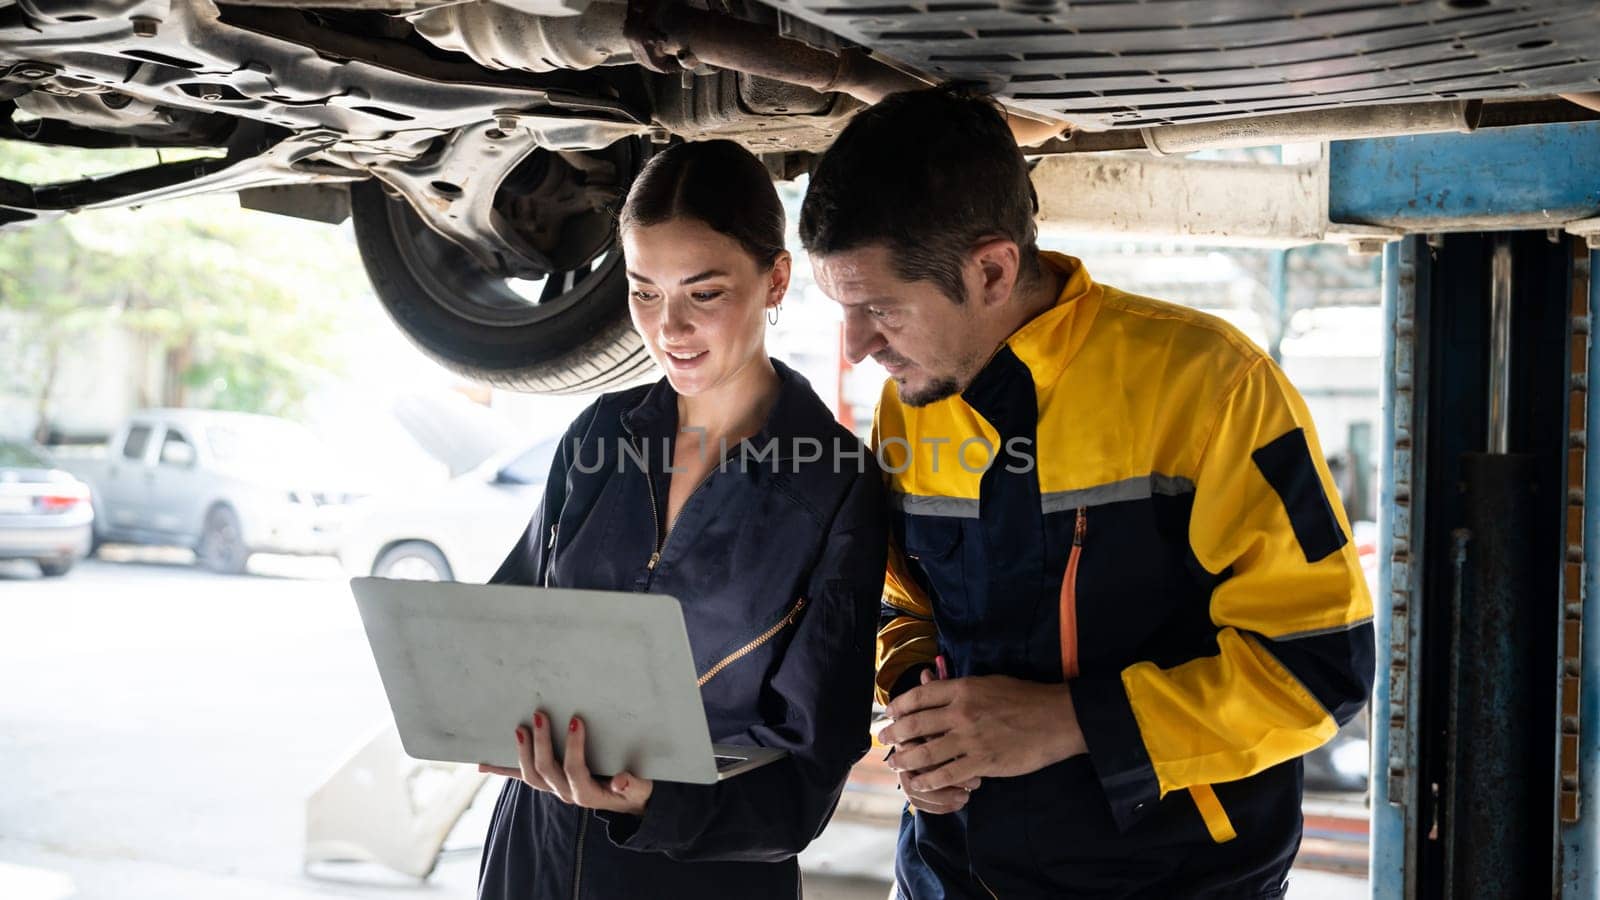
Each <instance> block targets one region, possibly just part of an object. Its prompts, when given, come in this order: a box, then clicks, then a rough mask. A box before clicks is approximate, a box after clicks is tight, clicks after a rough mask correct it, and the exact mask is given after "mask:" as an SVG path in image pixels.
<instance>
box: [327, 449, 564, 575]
mask: <svg viewBox="0 0 1600 900" xmlns="http://www.w3.org/2000/svg"><path fill="white" fill-rule="evenodd" d="M559 440H560V439H559V438H551V439H548V440H545V441H541V442H539V443H537V444H534V445H533V446H531V447H519V448H517V449H515V450H512V451H509V452H502V453H499V454H495V455H492V456H490V457H489V458H488V459H487V460H485V461H484V462H483V463H481V464H480V465H478V466H477V467H476V468H474V469H472V470H471V471H468V472H466V473H464V474H461V475H458V476H456V477H454V478H451V479H450V480H449V481H447V482H445V483H444V484H442V485H440V486H438V487H436V488H432V489H426V490H422V491H419V492H417V493H414V494H385V495H379V496H372V497H367V498H365V499H363V500H361V501H360V502H358V503H357V504H356V506H355V508H354V509H353V510H352V511H351V517H350V525H349V529H348V535H347V539H346V542H345V546H344V549H343V551H342V552H341V553H340V558H341V559H342V560H343V561H344V565H345V567H346V569H348V570H349V571H350V572H351V573H353V574H357V575H376V576H379V577H382V578H408V579H414V580H418V581H468V582H482V581H487V580H488V578H489V576H490V575H493V574H494V570H495V569H496V568H497V567H498V566H499V565H500V562H501V560H503V559H505V556H506V553H507V552H508V551H510V549H511V546H512V545H513V544H515V543H516V542H517V538H519V537H521V535H522V531H523V529H524V528H526V527H527V526H528V520H529V519H530V518H532V516H533V511H534V509H535V508H536V507H537V506H538V505H539V498H540V496H541V495H542V494H543V491H544V481H545V476H546V475H547V474H548V473H549V469H550V460H551V459H552V458H553V457H554V456H555V451H556V445H557V442H558V441H559Z"/></svg>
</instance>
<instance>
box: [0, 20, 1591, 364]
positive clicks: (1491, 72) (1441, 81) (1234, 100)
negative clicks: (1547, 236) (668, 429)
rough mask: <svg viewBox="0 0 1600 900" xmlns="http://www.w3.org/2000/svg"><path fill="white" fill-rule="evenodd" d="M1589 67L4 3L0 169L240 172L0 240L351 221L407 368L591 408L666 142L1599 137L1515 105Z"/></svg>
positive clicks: (896, 25) (1357, 35) (1032, 37)
mask: <svg viewBox="0 0 1600 900" xmlns="http://www.w3.org/2000/svg"><path fill="white" fill-rule="evenodd" d="M708 7H709V8H708ZM1597 56H1600V17H1597V16H1595V15H1594V5H1593V0H1543V2H1538V3H1526V2H1518V3H1505V2H1502V3H1492V2H1490V0H1430V2H1426V3H1423V2H1415V0H1411V2H1401V0H1392V2H1388V3H1382V2H1352V0H1280V2H1274V3H1237V2H1236V3H1201V2H1167V3H1151V2H1133V0H1123V2H1116V0H1097V2H1093V3H1070V2H1064V0H964V2H942V3H903V4H883V3H875V2H872V0H850V2H836V0H830V2H822V0H765V2H758V0H721V2H717V3H704V2H699V0H694V2H690V0H635V2H627V3H624V2H617V0H496V2H483V0H480V2H470V3H464V2H460V0H237V2H230V3H216V2H212V0H53V2H49V3H46V2H41V0H0V139H7V140H14V141H25V142H30V143H34V144H41V145H51V146H70V147H89V148H100V147H155V148H163V147H167V148H171V147H184V148H202V149H214V150H225V151H226V152H225V153H217V154H214V155H206V156H201V157H200V158H195V155H194V154H187V153H185V154H181V158H180V159H178V160H174V161H169V162H165V163H158V164H157V165H154V166H151V167H148V168H144V169H137V170H130V171H125V172H121V173H112V174H109V175H107V174H104V173H100V172H97V173H95V177H93V178H85V179H84V180H81V181H75V182H70V183H65V184H52V185H33V184H24V183H21V182H17V181H0V228H4V227H23V226H26V225H27V224H29V223H34V222H41V221H48V220H51V219H54V218H58V217H60V216H62V215H64V214H66V213H68V212H72V211H76V210H80V209H93V208H100V207H109V206H139V205H143V204H148V203H151V202H155V201H159V200H163V199H168V198H173V197H181V196H187V195H191V194H197V193H204V192H215V191H224V192H231V191H239V192H240V196H241V200H242V202H243V203H244V204H245V205H246V206H249V207H250V208H253V209H264V210H269V211H273V212H280V213H285V214H288V215H295V216H301V217H304V218H309V219H317V220H320V221H330V222H336V221H342V220H344V219H345V218H351V217H353V219H354V224H355V232H356V237H357V240H358V242H359V245H360V249H361V254H362V256H363V258H364V260H365V262H366V266H367V270H368V272H369V274H370V275H371V277H372V281H373V285H374V287H375V289H376V291H377V294H378V297H379V299H380V300H381V301H382V303H383V304H384V306H385V307H386V308H387V309H388V311H389V312H390V314H391V317H392V318H393V319H394V320H395V322H396V324H397V325H398V326H399V327H400V328H401V329H402V330H404V331H405V332H406V333H407V335H408V336H409V337H410V338H411V339H412V340H413V341H414V342H415V343H416V344H417V345H418V346H419V347H421V348H422V349H423V351H424V352H426V353H428V354H430V355H432V356H433V357H434V358H436V359H438V360H439V361H440V362H441V363H442V364H444V365H445V366H447V367H449V368H451V369H453V370H455V371H457V372H460V373H462V374H465V375H467V376H469V377H473V378H476V379H479V380H482V381H486V382H489V383H494V384H498V385H502V386H511V387H520V388H524V389H527V390H533V391H541V392H590V391H597V390H602V389H605V388H607V387H611V386H614V385H617V384H619V383H622V382H626V381H628V380H631V379H634V378H637V377H638V376H639V375H640V374H641V373H643V372H646V371H648V370H649V368H650V361H649V358H648V356H647V355H646V354H645V352H644V350H643V347H642V346H641V345H640V343H639V339H638V337H637V336H636V335H635V334H634V332H633V330H632V329H631V328H629V327H628V321H627V317H628V313H627V295H626V288H627V285H626V277H625V274H624V272H623V268H622V263H621V258H620V254H618V253H617V252H616V250H617V243H616V229H615V223H614V221H613V219H612V216H611V214H610V212H609V207H610V206H611V205H612V204H613V203H614V202H615V200H616V199H617V198H618V197H619V196H620V195H621V194H622V192H623V191H625V189H626V188H627V185H628V184H629V182H630V181H631V180H632V178H633V177H634V175H635V174H636V173H637V172H638V171H639V168H640V166H641V165H642V164H643V163H644V162H645V160H646V159H647V158H648V157H649V155H650V153H651V152H652V148H653V147H655V146H657V145H659V144H661V143H663V142H666V141H669V140H675V139H680V138H681V139H689V140H696V139H706V138H728V139H732V140H736V141H739V142H741V143H743V144H744V145H745V146H748V147H750V148H751V149H753V150H755V151H756V152H758V153H760V154H762V155H763V157H764V158H765V159H766V160H767V162H768V165H769V167H770V168H771V170H772V172H773V174H774V176H775V177H778V178H785V179H787V178H794V177H797V176H798V175H799V174H801V173H803V172H805V171H806V170H807V169H808V167H809V166H810V165H811V163H812V162H813V161H814V159H815V156H816V154H817V153H818V152H820V151H821V150H823V149H824V148H826V147H827V145H828V144H829V143H830V142H831V141H832V139H833V137H834V135H836V134H838V132H839V131H840V130H841V129H842V128H843V127H844V125H845V124H846V122H848V120H849V119H850V117H851V116H852V115H854V114H855V113H856V112H858V111H859V110H861V109H862V108H864V107H865V105H866V104H869V103H873V102H876V101H877V100H878V99H879V98H881V97H883V96H884V95H886V94H888V93H890V92H893V91H896V90H904V89H907V88H913V87H920V86H923V85H926V84H929V83H934V82H950V81H960V82H967V83H973V84H978V85H983V86H985V87H987V88H989V89H992V90H993V91H994V92H995V94H996V96H998V97H999V98H1000V99H1001V100H1002V101H1003V102H1004V103H1005V104H1006V107H1007V109H1008V110H1009V114H1010V119H1011V123H1012V130H1013V132H1014V133H1015V134H1016V135H1017V138H1018V140H1019V142H1020V143H1023V144H1026V145H1029V146H1030V147H1032V148H1033V152H1037V153H1068V152H1080V151H1099V150H1126V149H1152V150H1155V151H1158V152H1163V153H1173V152H1176V153H1182V152H1187V151H1188V150H1196V149H1204V148H1207V147H1212V146H1219V145H1232V146H1238V145H1240V144H1241V142H1242V143H1246V144H1248V143H1251V142H1254V143H1256V144H1274V143H1283V142H1284V141H1303V140H1307V139H1311V140H1315V139H1319V138H1340V137H1355V136H1363V135H1373V134H1393V133H1408V132H1415V131H1467V130H1471V129H1472V128H1474V127H1479V126H1480V125H1481V126H1483V127H1489V126H1491V125H1492V124H1494V123H1499V124H1507V123H1515V122H1525V121H1553V120H1564V117H1569V118H1580V117H1586V116H1588V115H1589V113H1587V112H1586V111H1585V110H1583V109H1581V108H1580V107H1579V106H1578V105H1569V104H1566V103H1562V102H1559V101H1557V102H1546V103H1544V104H1542V105H1541V104H1527V103H1521V102H1516V101H1526V100H1530V99H1533V98H1543V99H1545V100H1553V99H1554V97H1555V96H1556V95H1558V94H1559V95H1567V96H1574V97H1576V98H1577V102H1578V103H1584V104H1588V105H1591V106H1600V101H1597V100H1596V98H1595V95H1594V93H1593V92H1594V91H1595V87H1596V85H1595V80H1594V74H1595V69H1594V63H1593V60H1594V59H1595V58H1596V57H1597ZM1585 94H1586V95H1587V96H1584V95H1585ZM1483 101H1492V103H1484V102H1483ZM1496 103H1498V104H1499V105H1500V106H1501V107H1502V108H1504V107H1507V106H1510V107H1512V108H1510V109H1503V112H1502V114H1498V115H1491V112H1490V111H1491V107H1492V106H1493V105H1494V104H1496ZM1529 106H1531V107H1533V108H1523V107H1529ZM1058 135H1067V136H1068V138H1067V139H1057V136H1058Z"/></svg>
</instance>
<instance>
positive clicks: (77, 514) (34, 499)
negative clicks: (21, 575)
mask: <svg viewBox="0 0 1600 900" xmlns="http://www.w3.org/2000/svg"><path fill="white" fill-rule="evenodd" d="M93 519H94V508H93V507H92V506H91V505H90V503H89V486H88V485H86V484H84V483H83V482H82V481H79V480H78V479H77V478H74V477H73V476H72V475H71V474H70V473H68V472H66V471H63V470H62V469H60V468H59V467H57V466H56V464H55V461H54V460H52V459H51V458H50V454H48V453H46V452H45V451H44V450H43V449H42V448H39V447H35V446H32V445H29V444H23V443H17V442H12V441H0V559H31V560H33V561H34V562H36V563H38V565H39V571H40V572H42V573H44V574H45V575H47V576H51V577H54V576H58V575H65V574H67V572H69V571H71V569H72V566H73V564H74V563H76V562H77V561H78V560H80V559H82V558H83V557H84V556H85V555H87V554H88V552H89V545H90V541H91V539H92V531H91V530H92V528H93V524H92V522H93Z"/></svg>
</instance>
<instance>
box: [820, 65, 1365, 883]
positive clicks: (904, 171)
mask: <svg viewBox="0 0 1600 900" xmlns="http://www.w3.org/2000/svg"><path fill="white" fill-rule="evenodd" d="M1128 202H1130V203H1137V202H1139V198H1138V197H1129V198H1128ZM1036 212H1037V202H1036V200H1035V197H1034V194H1033V189H1032V186H1031V184H1030V182H1029V179H1028V169H1027V165H1026V163H1025V162H1024V160H1023V157H1022V154H1021V153H1020V152H1019V150H1018V149H1017V146H1016V145H1015V143H1013V141H1012V138H1011V136H1010V134H1009V133H1008V132H1007V130H1006V126H1005V123H1004V122H1003V121H1002V119H1001V117H1000V115H999V114H998V112H997V111H996V108H995V107H994V106H993V105H992V104H991V103H990V102H989V101H987V100H984V99H981V98H977V97H971V96H963V95H961V94H960V93H958V92H952V91H946V90H928V91H919V92H914V93H907V94H898V95H894V96H892V97H889V98H887V99H886V100H884V101H883V102H882V103H880V104H879V105H877V106H875V107H873V108H871V109H868V110H866V111H864V112H862V113H860V114H859V115H858V116H856V118H855V119H854V120H853V121H852V122H851V123H850V125H849V127H847V128H846V129H845V130H844V132H843V133H842V134H841V135H840V136H839V138H838V140H837V141H835V143H834V145H833V147H832V148H831V149H830V150H829V151H828V153H827V155H826V156H825V157H823V159H822V161H821V162H820V164H819V166H818V168H817V170H816V173H815V174H814V175H813V176H812V180H811V186H810V189H809V190H808V192H807V194H806V199H805V205H804V207H803V209H802V212H801V217H800V235H801V239H802V241H803V242H804V244H805V247H806V250H807V251H808V252H809V253H810V254H811V259H812V262H813V266H814V267H815V272H816V280H817V283H818V285H819V286H820V287H821V288H822V290H823V291H824V292H825V293H826V294H828V296H830V297H832V298H833V299H834V300H835V301H837V302H838V303H839V304H840V305H841V306H842V307H843V308H844V316H845V344H846V350H847V353H848V356H849V357H850V359H851V360H852V361H860V360H861V359H863V358H865V357H869V356H870V357H872V358H873V359H874V360H876V361H877V362H878V363H880V364H882V365H883V367H884V368H885V369H886V370H887V371H888V373H889V376H890V379H891V380H890V381H889V382H887V383H886V384H885V385H884V391H883V395H882V398H881V400H880V403H879V406H878V412H877V422H876V438H875V440H876V446H877V447H878V449H879V452H880V457H881V458H882V459H883V461H884V462H885V464H886V469H887V470H888V471H889V472H891V473H892V474H890V475H889V478H890V482H891V488H892V493H893V496H894V500H895V504H896V510H897V513H896V516H895V525H894V530H893V532H892V533H893V538H894V541H895V544H896V546H894V547H893V548H892V553H891V557H890V564H889V574H888V579H887V582H886V585H885V589H884V609H883V616H882V621H881V624H880V630H879V632H878V679H877V685H878V697H879V699H880V701H882V702H884V703H887V704H888V708H889V715H890V717H891V718H892V719H893V724H892V725H890V726H889V727H887V728H886V729H884V731H883V732H882V734H881V739H882V740H883V742H884V743H886V744H889V745H891V746H892V748H893V749H892V756H891V758H890V759H891V765H892V766H893V767H894V768H895V769H896V770H897V771H898V772H899V776H900V784H901V787H902V788H903V789H904V791H905V793H906V796H907V798H908V799H909V801H910V803H909V807H910V808H909V809H908V810H907V813H906V814H905V816H904V818H903V819H902V822H901V829H900V844H899V858H898V865H897V877H896V880H897V883H898V891H899V895H900V896H902V897H906V898H913V900H926V898H943V897H960V898H967V897H973V898H989V897H1002V898H1009V897H1102V896H1106V897H1122V896H1140V897H1162V898H1170V897H1278V896H1280V895H1281V894H1282V892H1283V891H1284V889H1285V878H1286V876H1287V874H1288V871H1289V867H1290V864H1291V863H1292V862H1293V860H1294V856H1295V852H1296V851H1297V849H1298V848H1299V844H1300V834H1301V816H1300V801H1301V774H1302V767H1301V759H1300V757H1301V755H1302V754H1304V753H1306V752H1307V751H1309V750H1311V749H1313V748H1315V747H1317V746H1318V745H1320V744H1322V743H1323V742H1325V741H1327V740H1328V739H1329V738H1330V737H1332V736H1333V734H1334V732H1335V731H1336V730H1337V728H1338V726H1339V725H1340V724H1341V723H1343V722H1345V721H1347V720H1348V719H1350V718H1351V717H1352V716H1354V715H1355V714H1356V712H1357V710H1358V709H1359V708H1360V707H1361V705H1362V703H1363V702H1364V701H1365V700H1366V697H1367V693H1368V691H1369V689H1370V687H1371V682H1372V674H1373V632H1372V625H1371V621H1370V619H1371V615H1372V600H1371V597H1370V596H1369V594H1368V592H1367V589H1366V587H1365V585H1364V582H1363V580H1362V575H1361V569H1360V566H1359V564H1358V563H1357V559H1356V550H1355V547H1354V546H1353V545H1352V543H1351V542H1350V539H1349V526H1348V523H1347V522H1346V520H1345V517H1344V513H1343V511H1342V507H1341V505H1340V504H1339V503H1338V502H1337V495H1336V493H1335V490H1334V488H1333V485H1332V482H1331V479H1330V478H1329V475H1328V471H1327V468H1326V466H1325V465H1324V463H1323V455H1322V451H1321V448H1320V447H1319V446H1318V443H1317V438H1316V435H1315V433H1314V431H1313V429H1312V425H1311V417H1310V415H1309V414H1308V413H1307V411H1306V407H1305V404H1304V402H1302V400H1301V398H1300V396H1299V395H1298V394H1297V393H1296V392H1295V390H1294V388H1293V387H1292V386H1291V385H1290V384H1289V383H1288V381H1287V380H1285V378H1284V375H1283V373H1282V372H1281V371H1280V370H1279V369H1278V367H1277V366H1276V365H1274V364H1273V363H1272V361H1271V360H1270V359H1269V358H1268V357H1267V356H1266V354H1264V353H1263V352H1262V351H1261V350H1260V348H1258V347H1256V346H1255V345H1253V344H1251V343H1250V342H1249V341H1248V340H1247V339H1245V338H1244V337H1243V336H1241V335H1240V333H1239V332H1238V331H1236V330H1234V329H1233V328H1231V327H1230V326H1228V325H1226V324H1225V323H1223V322H1221V321H1219V320H1217V319H1215V318H1212V317H1210V316H1206V315H1202V314H1200V313H1197V312H1194V311H1192V310H1189V309H1185V308H1182V307H1178V306H1173V305H1170V304H1167V303H1161V302H1158V301H1155V300H1149V299H1145V298H1143V297H1136V296H1132V295H1130V294H1126V293H1123V292H1122V291H1118V290H1116V289H1115V288H1112V287H1108V286H1106V285H1102V284H1097V283H1096V282H1095V281H1094V280H1093V279H1092V278H1091V277H1090V275H1089V272H1088V271H1087V270H1086V269H1085V268H1084V266H1083V264H1082V263H1081V262H1079V261H1078V260H1076V259H1074V258H1072V257H1069V256H1063V255H1060V254H1056V253H1044V252H1040V251H1039V250H1038V249H1037V248H1036V245H1035V225H1034V221H1033V218H1034V215H1035V214H1036ZM940 674H943V675H944V676H945V677H944V680H940V678H939V675H940ZM891 701H892V702H891Z"/></svg>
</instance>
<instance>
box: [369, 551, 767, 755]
mask: <svg viewBox="0 0 1600 900" xmlns="http://www.w3.org/2000/svg"><path fill="white" fill-rule="evenodd" d="M350 588H351V590H353V591H354V592H355V597H356V605H357V606H358V607H359V608H360V610H361V621H362V623H363V624H365V626H366V629H367V641H368V643H369V644H371V645H372V656H373V659H374V660H376V661H377V664H378V674H379V675H380V676H381V677H382V679H383V689H384V691H385V692H386V693H387V694H388V695H389V707H390V709H391V710H392V711H393V712H394V721H395V725H397V726H398V727H399V729H400V740H401V743H402V744H403V745H404V746H405V749H406V753H407V754H409V755H410V756H412V757H413V758H415V759H432V760H444V761H448V762H462V763H490V764H492V765H496V766H507V767H511V768H515V767H516V766H517V743H516V735H515V731H516V727H517V725H519V724H528V723H530V722H532V720H533V713H534V710H536V709H537V710H542V711H543V712H544V713H545V714H546V715H548V716H549V717H550V721H551V722H552V723H555V724H556V726H557V727H555V728H552V729H551V733H552V735H553V736H554V738H555V742H556V743H555V746H556V752H557V753H558V754H560V753H562V752H564V747H565V744H566V736H567V729H566V722H567V720H568V719H569V718H570V717H572V716H573V715H580V716H582V717H583V721H584V724H585V725H586V726H587V731H588V738H587V740H586V741H585V750H586V752H587V758H588V763H589V768H590V770H591V771H593V772H594V773H595V774H596V775H601V776H607V775H614V774H616V773H617V772H621V771H628V772H632V773H634V774H635V775H639V776H641V777H644V778H650V779H655V780H660V781H682V782H690V783H696V784H711V783H714V782H716V781H719V780H722V779H725V778H731V777H733V776H734V775H738V774H740V773H743V772H748V771H750V770H751V769H754V768H757V767H759V766H762V765H765V764H767V763H769V762H772V761H773V760H776V759H781V758H783V757H784V756H785V755H787V751H784V750H776V749H771V748H766V747H757V746H743V745H735V744H717V745H713V744H712V743H711V737H710V731H709V729H708V728H707V726H706V713H705V707H704V706H703V705H702V704H701V701H700V688H699V686H698V685H697V684H696V683H695V679H696V676H695V670H694V661H693V658H692V656H691V654H690V651H689V635H688V632H687V631H686V630H685V629H684V625H683V611H682V610H681V609H680V608H679V606H678V601H677V600H674V599H673V598H671V597H667V596H662V595H659V594H632V593H616V592H611V591H578V590H565V589H559V588H531V587H515V586H510V585H481V584H455V583H448V582H445V583H440V582H425V581H391V580H388V579H383V578H355V579H352V580H351V582H350Z"/></svg>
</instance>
